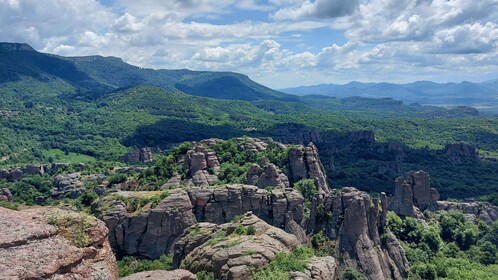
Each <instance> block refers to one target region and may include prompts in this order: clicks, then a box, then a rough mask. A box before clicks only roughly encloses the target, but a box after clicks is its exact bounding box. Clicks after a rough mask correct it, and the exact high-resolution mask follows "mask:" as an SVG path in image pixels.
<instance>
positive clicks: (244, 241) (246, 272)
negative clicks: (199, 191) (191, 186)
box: [173, 213, 299, 280]
mask: <svg viewBox="0 0 498 280" xmlns="http://www.w3.org/2000/svg"><path fill="white" fill-rule="evenodd" d="M250 228H251V229H252V232H251V231H250V230H249V229H250ZM298 244H299V242H298V240H297V239H296V237H295V236H294V235H292V234H289V233H286V232H285V231H283V230H281V229H279V228H276V227H272V226H270V225H268V224H267V223H265V222H264V221H263V220H261V219H259V218H258V217H256V216H255V215H253V214H251V213H248V214H245V215H244V216H242V217H241V219H240V221H237V222H233V223H227V224H222V225H214V224H206V223H201V224H198V225H195V226H193V227H191V228H189V229H188V230H186V231H185V233H184V234H183V235H182V237H181V238H180V239H179V240H178V242H176V243H175V249H174V257H173V264H174V266H175V267H177V266H180V267H182V268H186V269H188V270H190V271H192V272H198V271H202V270H205V271H210V272H214V273H215V277H216V279H233V280H235V279H237V280H249V279H252V271H253V270H254V269H260V268H261V267H263V266H266V265H267V264H268V263H269V262H270V261H271V260H272V259H273V258H275V256H276V254H277V253H281V252H282V253H290V252H291V251H292V250H293V249H294V248H295V247H296V246H297V245H298Z"/></svg>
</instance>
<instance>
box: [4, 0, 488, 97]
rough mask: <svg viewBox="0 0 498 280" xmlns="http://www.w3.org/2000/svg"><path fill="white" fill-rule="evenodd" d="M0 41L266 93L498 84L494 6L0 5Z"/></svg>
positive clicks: (356, 2) (65, 0)
mask: <svg viewBox="0 0 498 280" xmlns="http://www.w3.org/2000/svg"><path fill="white" fill-rule="evenodd" d="M0 41H15V42H26V43H29V44H31V45H32V46H33V47H34V48H36V49H37V50H39V51H43V52H48V53H54V54H58V55H64V56H79V55H93V54H100V55H104V56H117V57H121V58H123V60H125V61H126V62H128V63H131V64H134V65H138V66H141V67H150V68H155V69H159V68H164V69H176V68H188V69H193V70H213V71H235V72H240V73H244V74H247V75H249V76H250V77H251V78H252V79H254V80H256V81H258V82H260V83H263V84H265V85H267V86H270V87H273V88H283V87H291V86H298V85H312V84H319V83H347V82H350V81H353V80H356V81H363V82H371V81H374V82H398V83H403V82H412V81H416V80H433V81H437V82H450V81H451V82H459V81H462V80H469V81H477V82H478V81H484V80H489V79H496V78H497V77H498V0H479V1H475V0H349V1H342V0H341V1H340V0H261V1H259V0H238V1H237V0H147V1H139V0H99V1H95V0H44V1H39V0H0Z"/></svg>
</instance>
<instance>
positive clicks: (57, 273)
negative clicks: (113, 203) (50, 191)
mask: <svg viewBox="0 0 498 280" xmlns="http://www.w3.org/2000/svg"><path fill="white" fill-rule="evenodd" d="M49 223H51V224H54V225H51V224H49ZM107 233H108V230H107V228H106V227H105V225H104V223H102V222H101V221H98V220H96V219H95V218H90V217H86V216H82V215H81V214H77V213H73V212H67V211H62V210H58V209H50V208H39V209H29V210H23V211H13V210H8V209H5V208H0V236H1V238H0V279H9V280H15V279H100V280H104V279H109V280H114V279H117V278H118V277H117V266H116V259H115V257H114V255H113V253H112V251H111V248H110V246H109V243H108V241H107Z"/></svg>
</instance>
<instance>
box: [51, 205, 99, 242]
mask: <svg viewBox="0 0 498 280" xmlns="http://www.w3.org/2000/svg"><path fill="white" fill-rule="evenodd" d="M47 223H48V224H50V225H53V226H56V227H57V228H58V230H59V232H60V233H61V234H62V236H64V237H65V238H66V239H68V240H70V241H71V243H72V244H73V245H74V246H76V247H78V248H83V247H86V246H88V245H89V243H90V236H89V234H88V230H89V229H90V228H91V227H92V226H94V223H92V221H91V218H90V217H89V216H88V215H86V214H83V213H81V214H78V215H71V214H62V213H60V212H54V213H50V214H48V216H47Z"/></svg>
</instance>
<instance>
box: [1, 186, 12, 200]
mask: <svg viewBox="0 0 498 280" xmlns="http://www.w3.org/2000/svg"><path fill="white" fill-rule="evenodd" d="M0 201H12V193H11V192H10V190H9V189H7V188H2V189H0Z"/></svg>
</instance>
